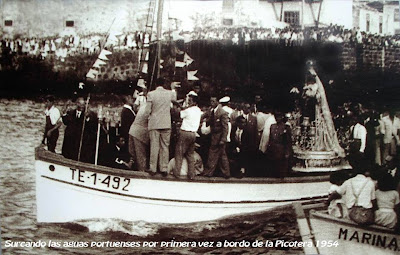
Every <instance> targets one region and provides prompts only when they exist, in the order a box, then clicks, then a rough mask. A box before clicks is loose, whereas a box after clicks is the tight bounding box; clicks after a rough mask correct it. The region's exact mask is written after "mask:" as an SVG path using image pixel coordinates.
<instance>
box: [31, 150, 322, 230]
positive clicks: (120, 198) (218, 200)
mask: <svg viewBox="0 0 400 255" xmlns="http://www.w3.org/2000/svg"><path fill="white" fill-rule="evenodd" d="M35 169H36V199H37V220H38V222H70V221H75V220H82V219H92V218H115V219H121V220H126V221H147V222H162V223H188V222H198V221H206V220H215V219H219V218H221V217H225V216H229V215H234V214H242V213H251V212H257V211H262V210H266V209H270V208H273V207H276V206H280V205H285V204H290V203H292V202H296V201H297V202H302V203H310V202H312V201H315V200H318V199H323V198H325V197H326V195H327V190H328V189H329V185H330V184H329V182H328V178H327V177H326V176H325V177H324V178H322V177H314V178H310V177H294V178H285V179H284V180H280V179H273V178H270V179H265V178H244V179H240V180H239V179H230V180H225V179H222V178H206V177H199V178H198V179H196V180H195V181H187V180H184V179H182V180H176V179H174V178H172V177H167V178H163V177H150V176H149V175H148V174H146V173H140V172H134V171H124V170H118V169H112V168H107V167H102V166H94V165H91V164H85V163H79V162H75V161H72V160H66V159H63V158H62V157H61V156H59V155H55V154H50V153H49V152H45V151H37V153H36V162H35ZM296 178H297V179H296ZM299 178H300V179H299ZM298 180H302V182H298Z"/></svg>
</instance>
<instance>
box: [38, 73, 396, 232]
mask: <svg viewBox="0 0 400 255" xmlns="http://www.w3.org/2000/svg"><path fill="white" fill-rule="evenodd" d="M312 82H316V79H315V78H312V77H311V78H308V79H307V84H306V85H305V87H307V86H311V85H312V84H311V83H312ZM202 84H203V83H201V82H199V83H194V84H193V86H192V87H191V90H190V92H189V93H187V94H186V96H184V98H182V99H177V95H178V94H180V93H178V90H179V85H177V84H176V83H169V82H166V80H164V79H163V78H160V79H157V81H156V88H155V89H154V90H152V91H150V92H147V88H146V86H145V84H144V82H139V83H138V87H137V89H138V91H136V93H135V94H134V95H133V96H131V95H129V96H124V98H123V103H124V105H123V107H122V110H121V114H120V124H119V125H113V126H112V127H111V126H109V123H108V122H107V121H106V120H105V118H104V116H103V114H102V112H101V111H100V110H99V111H98V112H97V114H96V113H94V111H92V110H90V106H89V107H88V104H86V103H85V100H84V99H83V98H82V97H81V98H78V99H77V100H76V103H75V105H73V106H71V105H67V106H66V107H65V108H64V109H63V110H62V111H60V110H58V108H57V107H56V106H55V105H54V98H51V97H50V98H49V100H48V101H47V104H46V111H45V115H46V125H45V132H44V137H43V143H45V144H47V148H48V150H49V151H52V152H55V151H56V150H55V149H56V144H57V139H58V136H59V132H58V129H59V128H60V126H61V125H62V124H64V125H65V132H64V140H63V145H62V155H63V156H64V157H65V158H69V159H74V160H79V161H83V162H88V163H97V162H98V163H99V164H101V165H105V166H109V167H114V168H120V169H125V170H129V171H141V172H147V173H148V174H149V175H150V176H155V175H157V174H159V175H162V176H164V177H166V176H168V175H171V176H173V178H177V179H179V178H188V179H189V180H193V179H195V178H197V176H206V177H213V176H215V177H217V176H218V177H223V178H227V179H228V178H231V177H236V178H242V177H276V178H283V177H285V176H288V175H289V174H290V171H291V167H292V163H293V160H292V159H293V146H294V145H295V141H294V140H295V139H296V138H295V135H293V134H292V127H293V116H294V114H284V113H283V112H280V111H277V110H275V111H272V110H271V109H270V108H269V107H267V105H268V104H267V103H266V102H265V101H264V100H263V98H262V96H261V95H256V96H255V97H254V100H253V102H252V103H248V102H231V99H230V97H229V96H226V95H225V96H222V97H216V96H215V95H213V94H209V93H208V92H207V90H206V89H205V87H206V86H205V87H203V86H202ZM342 108H343V109H342V110H343V111H344V113H343V114H344V115H346V116H342V115H341V112H338V114H336V115H334V120H335V122H336V123H338V122H341V125H343V127H345V128H346V129H348V130H347V142H346V158H347V160H348V161H349V163H350V165H351V166H352V168H353V170H352V171H347V170H345V171H339V172H335V173H333V174H331V180H330V181H331V183H332V186H331V189H330V190H329V192H330V196H329V199H328V203H329V208H328V209H329V210H328V211H329V213H330V214H331V215H334V216H336V217H339V218H348V219H351V220H353V221H355V222H357V223H359V224H364V225H367V224H374V223H375V224H378V225H382V226H384V227H388V228H392V229H394V228H396V229H400V228H399V227H398V226H399V225H398V215H399V216H400V214H399V211H398V210H399V209H400V206H399V203H400V200H399V192H398V191H399V189H400V185H399V181H400V173H399V172H398V167H399V162H400V161H399V153H398V152H399V145H400V119H399V118H398V116H397V114H396V112H395V111H393V110H387V111H382V113H379V112H377V110H376V109H373V110H368V109H365V108H363V107H362V106H361V105H360V104H353V106H351V105H348V104H344V106H343V107H342ZM303 111H304V109H303ZM303 114H305V112H303ZM305 115H307V114H305ZM303 121H304V120H303ZM344 122H346V124H345V123H344ZM98 130H100V133H99V134H98ZM96 137H99V139H97V138H96ZM96 143H97V145H96ZM97 159H98V160H97Z"/></svg>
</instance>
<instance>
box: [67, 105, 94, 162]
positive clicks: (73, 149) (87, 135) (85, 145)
mask: <svg viewBox="0 0 400 255" xmlns="http://www.w3.org/2000/svg"><path fill="white" fill-rule="evenodd" d="M62 121H63V123H64V125H66V128H65V131H64V141H63V146H62V155H63V156H64V157H66V158H69V159H73V160H78V158H79V147H81V155H80V160H81V161H83V162H88V163H93V162H94V155H95V150H96V132H97V116H96V114H95V113H93V112H91V111H87V112H85V100H84V99H83V98H82V97H79V98H78V99H77V101H76V109H75V110H69V111H67V113H66V114H65V115H64V116H63V117H62ZM84 121H85V130H84V134H83V137H82V145H81V146H80V143H81V136H82V129H83V122H84Z"/></svg>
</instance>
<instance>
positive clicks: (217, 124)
mask: <svg viewBox="0 0 400 255" xmlns="http://www.w3.org/2000/svg"><path fill="white" fill-rule="evenodd" d="M210 103H211V107H212V109H211V112H210V118H209V121H208V123H207V124H209V126H210V127H211V146H210V150H209V153H208V161H207V169H206V170H204V172H203V175H204V176H213V174H214V172H215V169H216V167H217V164H218V163H219V166H220V169H221V172H222V175H223V177H225V178H229V177H230V170H229V161H228V156H227V155H226V150H225V147H226V142H227V136H228V121H229V117H228V113H227V112H226V111H224V109H222V105H221V104H218V100H217V98H216V97H211V100H210Z"/></svg>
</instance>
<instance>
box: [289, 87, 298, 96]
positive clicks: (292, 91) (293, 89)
mask: <svg viewBox="0 0 400 255" xmlns="http://www.w3.org/2000/svg"><path fill="white" fill-rule="evenodd" d="M290 93H291V94H299V93H300V91H299V89H298V88H296V87H293V88H292V89H291V90H290Z"/></svg>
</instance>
